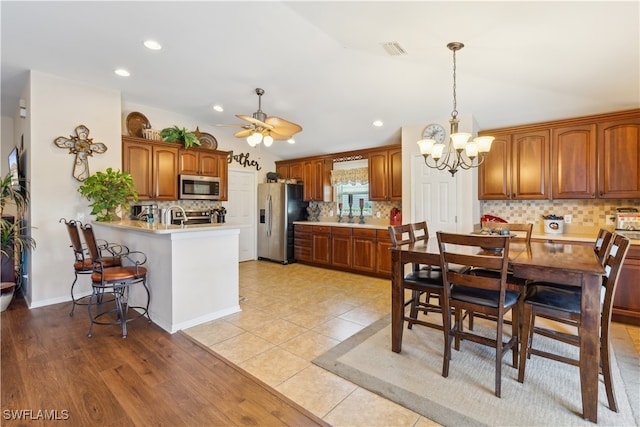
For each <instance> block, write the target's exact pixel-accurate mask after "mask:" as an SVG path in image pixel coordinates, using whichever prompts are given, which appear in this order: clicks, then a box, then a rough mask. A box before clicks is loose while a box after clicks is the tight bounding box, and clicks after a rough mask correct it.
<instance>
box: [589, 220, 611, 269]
mask: <svg viewBox="0 0 640 427" xmlns="http://www.w3.org/2000/svg"><path fill="white" fill-rule="evenodd" d="M612 237H613V233H612V232H610V231H609V230H607V229H606V228H601V229H600V231H598V237H597V238H596V242H595V243H594V245H593V250H594V251H595V253H596V256H597V257H598V259H599V260H600V263H601V264H602V263H603V262H604V257H605V254H606V253H607V251H608V249H609V245H610V244H611V238H612Z"/></svg>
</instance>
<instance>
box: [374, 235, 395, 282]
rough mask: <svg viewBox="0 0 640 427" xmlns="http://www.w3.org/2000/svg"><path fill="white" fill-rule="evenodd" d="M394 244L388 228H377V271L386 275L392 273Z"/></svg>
mask: <svg viewBox="0 0 640 427" xmlns="http://www.w3.org/2000/svg"><path fill="white" fill-rule="evenodd" d="M391 246H393V244H392V243H391V236H389V231H388V230H376V261H377V264H376V272H377V273H380V274H381V275H384V276H387V275H388V276H390V275H391V266H392V263H391V252H390V251H389V248H390V247H391Z"/></svg>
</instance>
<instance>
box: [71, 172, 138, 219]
mask: <svg viewBox="0 0 640 427" xmlns="http://www.w3.org/2000/svg"><path fill="white" fill-rule="evenodd" d="M78 192H80V194H82V195H83V196H84V197H85V198H86V199H87V200H89V201H90V202H92V203H90V204H89V206H91V208H92V209H91V214H92V215H95V216H96V221H113V220H116V219H119V218H118V216H117V215H116V209H117V208H121V209H122V210H123V211H125V212H127V211H129V210H130V209H131V206H130V205H129V201H133V202H134V203H135V202H137V201H138V192H137V191H136V189H135V187H134V186H133V177H132V176H131V174H130V173H128V172H121V171H120V170H119V169H118V170H113V169H112V168H107V170H106V171H105V172H100V171H98V172H96V173H94V174H93V175H91V176H90V177H88V178H87V179H85V180H84V181H83V182H82V185H81V186H80V187H79V188H78Z"/></svg>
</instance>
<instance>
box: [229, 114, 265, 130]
mask: <svg viewBox="0 0 640 427" xmlns="http://www.w3.org/2000/svg"><path fill="white" fill-rule="evenodd" d="M236 117H237V118H239V119H242V120H246V121H248V122H249V123H253V124H254V125H256V126H260V127H263V128H265V129H273V125H270V124H269V123H265V122H262V121H260V120H258V119H254V118H253V117H250V116H245V115H244V114H236Z"/></svg>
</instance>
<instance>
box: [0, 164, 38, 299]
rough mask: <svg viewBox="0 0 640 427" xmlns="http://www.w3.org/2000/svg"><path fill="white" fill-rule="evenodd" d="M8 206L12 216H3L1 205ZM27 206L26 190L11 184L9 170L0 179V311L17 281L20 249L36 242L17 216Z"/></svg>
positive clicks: (19, 215)
mask: <svg viewBox="0 0 640 427" xmlns="http://www.w3.org/2000/svg"><path fill="white" fill-rule="evenodd" d="M9 206H12V208H13V209H12V211H13V210H15V212H13V213H12V214H11V216H12V217H9V216H7V217H5V216H4V213H5V208H7V207H9ZM28 206H29V193H28V191H27V188H26V187H25V186H24V185H23V183H18V184H17V185H16V184H15V183H14V180H13V178H12V174H11V172H9V173H8V174H7V175H5V176H4V178H2V180H0V252H1V255H2V256H1V263H2V264H1V267H2V282H3V283H2V287H1V296H0V311H3V310H4V309H6V308H7V307H8V305H9V303H10V302H11V300H12V299H13V294H14V292H15V289H16V285H15V284H16V282H17V283H18V287H19V284H20V281H19V278H20V270H19V267H17V265H16V262H15V259H16V258H18V257H20V254H22V252H23V251H25V250H27V249H35V248H36V241H35V240H34V239H33V237H31V236H30V235H29V234H28V233H27V230H28V227H24V226H22V223H21V221H20V218H21V217H22V214H23V212H24V210H25V209H26V208H27V207H28Z"/></svg>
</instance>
